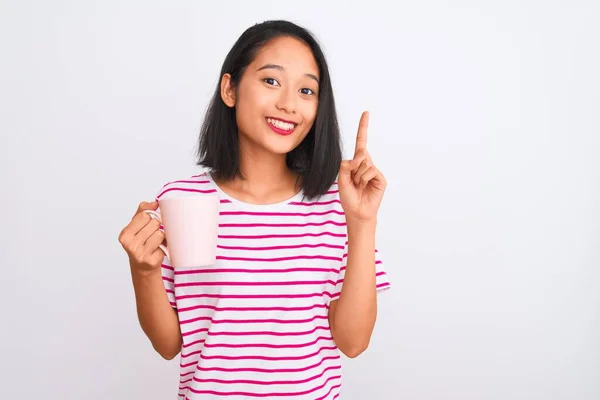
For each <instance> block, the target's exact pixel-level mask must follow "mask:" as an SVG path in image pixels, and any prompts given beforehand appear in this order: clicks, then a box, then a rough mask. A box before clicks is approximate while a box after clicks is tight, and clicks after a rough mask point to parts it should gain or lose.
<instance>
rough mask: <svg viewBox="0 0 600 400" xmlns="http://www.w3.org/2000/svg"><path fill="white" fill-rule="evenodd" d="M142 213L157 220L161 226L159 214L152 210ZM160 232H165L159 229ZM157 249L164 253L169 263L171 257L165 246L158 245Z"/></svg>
mask: <svg viewBox="0 0 600 400" xmlns="http://www.w3.org/2000/svg"><path fill="white" fill-rule="evenodd" d="M143 212H145V213H147V214H150V216H151V217H152V218H155V219H157V220H158V221H159V222H160V223H161V225H162V219H161V218H160V214H159V213H158V212H156V211H154V210H144V211H143ZM161 231H163V233H164V232H165V230H164V229H161ZM158 247H159V248H160V249H161V250H162V251H163V253H165V255H166V256H167V258H168V259H169V261H170V260H171V255H170V254H169V250H168V249H167V246H165V245H164V244H160V245H158Z"/></svg>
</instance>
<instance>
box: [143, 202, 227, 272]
mask: <svg viewBox="0 0 600 400" xmlns="http://www.w3.org/2000/svg"><path fill="white" fill-rule="evenodd" d="M158 206H159V208H160V212H157V211H154V210H144V212H145V213H148V214H150V215H151V216H152V217H154V218H156V219H158V220H159V221H160V222H161V224H162V226H163V231H164V233H165V237H166V238H167V245H168V248H167V246H165V245H163V244H161V245H160V249H161V250H162V251H163V252H164V253H165V256H166V257H167V258H168V259H169V261H170V262H171V266H173V267H174V268H177V267H200V266H206V265H212V264H215V261H216V251H217V231H218V228H219V206H220V199H219V196H218V195H202V196H179V197H167V198H163V199H159V200H158Z"/></svg>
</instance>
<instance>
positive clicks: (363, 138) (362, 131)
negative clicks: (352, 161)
mask: <svg viewBox="0 0 600 400" xmlns="http://www.w3.org/2000/svg"><path fill="white" fill-rule="evenodd" d="M368 126H369V112H368V111H365V112H363V113H362V115H361V117H360V122H359V123H358V133H357V134H356V147H355V148H354V155H356V154H357V153H358V151H359V150H362V149H366V148H367V127H368Z"/></svg>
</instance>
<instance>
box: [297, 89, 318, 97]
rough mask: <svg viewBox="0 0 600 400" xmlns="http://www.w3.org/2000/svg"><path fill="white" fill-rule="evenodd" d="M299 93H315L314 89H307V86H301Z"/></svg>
mask: <svg viewBox="0 0 600 400" xmlns="http://www.w3.org/2000/svg"><path fill="white" fill-rule="evenodd" d="M300 93H302V94H306V95H309V96H310V95H313V94H315V91H314V90H312V89H309V88H303V89H300Z"/></svg>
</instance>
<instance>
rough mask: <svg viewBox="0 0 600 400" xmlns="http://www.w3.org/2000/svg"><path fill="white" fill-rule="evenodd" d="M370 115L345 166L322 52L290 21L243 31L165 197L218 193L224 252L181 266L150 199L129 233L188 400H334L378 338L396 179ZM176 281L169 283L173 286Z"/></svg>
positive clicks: (143, 288)
mask: <svg viewBox="0 0 600 400" xmlns="http://www.w3.org/2000/svg"><path fill="white" fill-rule="evenodd" d="M367 124H368V114H367V113H366V112H365V113H363V115H362V117H361V119H360V123H359V127H358V133H357V137H356V145H355V152H354V156H353V158H352V159H350V160H344V161H342V156H341V154H342V152H341V148H340V147H341V146H340V137H339V128H338V122H337V116H336V110H335V104H334V99H333V91H332V86H331V80H330V77H329V72H328V67H327V63H326V61H325V57H324V55H323V53H322V51H321V49H320V47H319V45H318V44H317V42H316V40H315V39H314V38H313V36H312V35H311V34H310V33H309V32H308V31H306V30H305V29H303V28H301V27H299V26H297V25H295V24H293V23H290V22H286V21H268V22H264V23H261V24H257V25H254V26H252V27H250V28H249V29H248V30H246V31H245V32H244V33H243V34H242V35H241V37H240V38H239V39H238V40H237V42H236V43H235V44H234V46H233V48H232V49H231V51H230V52H229V54H228V55H227V57H226V59H225V62H224V64H223V68H222V70H221V74H220V84H219V85H218V87H217V89H216V91H215V94H214V97H213V98H212V100H211V103H210V106H209V108H208V110H207V114H206V118H205V121H204V124H203V126H202V129H201V134H200V140H199V146H198V156H199V160H198V164H199V165H200V166H203V167H204V168H205V171H204V172H202V173H201V174H199V175H195V176H192V177H188V178H186V179H182V180H176V181H172V182H169V183H168V184H166V185H164V187H162V188H161V190H160V191H159V193H158V195H157V196H156V200H158V199H160V198H163V197H166V196H190V195H194V196H203V195H206V194H214V193H218V194H219V196H220V198H221V208H220V216H219V231H218V249H217V262H216V264H215V265H212V266H209V267H202V268H184V269H179V268H177V269H174V268H173V267H172V266H171V265H170V263H169V260H168V259H167V258H166V257H165V255H164V254H163V253H162V251H161V250H160V249H159V247H158V246H159V244H161V243H162V242H163V241H164V236H163V233H162V232H161V230H160V229H159V223H158V222H157V221H156V220H155V219H152V218H151V217H150V216H149V215H147V213H143V212H142V211H143V210H156V209H157V208H158V203H157V201H154V202H152V203H146V202H143V203H141V204H140V206H139V208H138V211H137V212H136V214H135V216H134V217H133V218H132V220H131V222H130V223H129V224H128V225H127V227H125V228H124V229H123V231H122V232H121V235H120V237H119V240H120V242H121V244H122V245H123V247H124V249H125V250H126V251H127V253H128V255H129V259H130V267H131V274H132V279H133V285H134V290H135V297H136V303H137V312H138V316H139V320H140V324H141V326H142V328H143V330H144V332H145V333H146V335H147V336H148V338H149V339H150V341H151V343H152V345H153V346H154V348H155V349H156V351H157V352H158V353H159V354H160V355H161V356H163V357H164V358H166V359H172V358H174V357H175V356H176V355H177V354H179V353H181V363H180V369H181V380H180V384H179V392H178V395H179V396H180V398H186V399H192V400H193V399H217V398H223V397H228V398H233V399H243V398H285V399H322V400H324V399H337V398H338V397H339V396H340V393H341V383H342V373H341V359H340V353H343V354H344V355H345V356H347V357H350V358H353V357H356V356H358V355H359V354H361V353H362V352H363V351H364V350H365V349H366V348H367V346H368V344H369V341H370V337H371V333H372V331H373V327H374V324H375V320H376V316H377V293H378V292H379V291H382V290H385V289H387V288H389V287H390V282H389V280H388V279H387V276H386V273H385V271H384V269H383V265H382V263H381V259H380V257H379V253H378V252H377V250H376V245H375V234H376V225H377V211H378V209H379V205H380V203H381V200H382V198H383V194H384V191H385V188H386V181H385V179H384V177H383V175H382V174H381V172H380V171H379V170H378V169H377V168H376V167H375V165H374V164H373V161H372V160H371V157H370V156H369V153H368V152H367ZM165 288H166V290H165Z"/></svg>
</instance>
